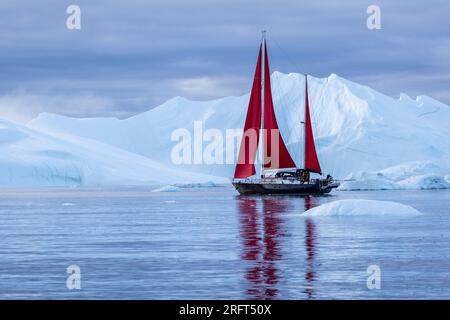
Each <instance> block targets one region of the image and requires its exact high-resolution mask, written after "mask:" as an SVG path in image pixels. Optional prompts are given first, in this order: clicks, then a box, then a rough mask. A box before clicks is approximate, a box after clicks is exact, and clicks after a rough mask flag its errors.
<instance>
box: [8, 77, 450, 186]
mask: <svg viewBox="0 0 450 320" xmlns="http://www.w3.org/2000/svg"><path fill="white" fill-rule="evenodd" d="M271 77H272V88H273V98H274V106H275V113H276V117H277V121H278V124H279V127H280V128H281V134H282V136H283V139H284V141H285V143H286V146H287V148H288V151H289V153H290V154H291V155H292V157H293V159H294V161H296V164H297V166H301V165H302V161H301V159H302V150H303V146H302V141H303V139H302V134H303V132H302V126H301V125H300V124H299V123H300V121H302V119H303V115H304V99H305V97H304V85H305V83H304V75H302V74H297V73H290V74H283V73H280V72H276V71H275V72H274V73H273V74H272V76H271ZM308 84H309V94H310V96H309V98H310V103H311V116H312V122H313V130H314V136H315V138H316V148H317V152H318V154H319V158H320V161H321V167H322V169H323V170H324V172H327V173H328V172H329V173H330V174H331V175H332V176H333V177H334V178H336V179H340V180H342V179H345V180H348V181H344V182H343V183H342V186H341V190H375V189H383V190H391V189H404V188H419V189H423V188H437V187H439V188H441V187H448V183H449V180H450V179H449V178H448V177H449V176H450V160H449V159H450V145H449V144H448V137H449V136H450V122H449V121H448V119H450V107H449V106H447V105H445V104H443V103H441V102H439V101H437V100H434V99H432V98H429V97H424V96H420V97H417V98H416V99H412V98H409V97H406V95H404V94H402V95H401V96H400V98H398V99H397V98H392V97H389V96H386V95H383V94H381V93H379V92H377V91H375V90H372V89H370V88H369V87H366V86H363V85H360V84H357V83H355V82H352V81H349V80H346V79H344V78H342V77H339V76H338V75H336V74H331V75H330V76H329V77H326V78H314V77H309V82H308ZM249 88H250V84H249ZM248 97H249V96H248V94H245V95H242V96H231V97H224V98H220V99H216V100H211V101H191V100H188V99H185V98H182V97H176V98H173V99H171V100H169V101H167V102H165V103H163V104H162V105H159V106H157V107H155V108H153V109H150V110H149V111H146V112H144V113H140V114H137V115H135V116H133V117H130V118H127V119H123V120H120V119H116V118H86V119H80V118H70V117H67V116H62V115H57V114H49V113H43V114H40V115H39V116H38V117H37V118H36V119H34V120H32V121H30V122H29V123H27V124H26V125H16V124H13V123H11V122H8V121H2V120H0V152H1V153H0V186H47V185H48V186H54V185H57V186H59V185H63V186H71V185H73V186H80V185H81V186H103V185H140V184H151V185H168V184H170V185H173V184H206V183H209V181H211V182H213V183H214V184H226V183H229V180H230V179H231V178H232V177H233V172H234V163H228V164H221V163H216V164H206V163H200V164H195V165H193V164H175V163H173V162H172V159H171V152H172V149H173V147H174V146H175V144H176V142H174V141H172V140H171V134H172V133H173V132H174V130H177V129H180V128H184V129H186V130H188V131H189V132H193V129H194V123H196V122H198V121H200V122H201V123H202V125H203V129H204V130H205V131H206V130H208V129H217V130H219V131H220V132H222V133H223V134H224V135H225V131H226V130H227V129H241V128H242V127H243V123H244V120H245V113H246V110H247V104H248ZM296 119H298V121H297V120H296ZM318 119H320V121H318ZM235 142H236V143H235V144H225V143H224V144H223V146H222V151H223V152H222V153H223V155H226V154H228V153H231V154H234V155H235V156H236V157H237V149H238V145H239V142H240V139H239V137H238V138H237V139H236V141H235ZM203 144H204V145H205V146H207V145H208V142H207V141H203ZM224 160H225V159H224ZM224 163H227V162H225V161H224ZM430 175H432V176H433V177H431V176H430ZM444 182H445V183H444ZM446 183H447V184H446Z"/></svg>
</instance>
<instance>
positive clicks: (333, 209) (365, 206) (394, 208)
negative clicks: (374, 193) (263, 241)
mask: <svg viewBox="0 0 450 320" xmlns="http://www.w3.org/2000/svg"><path fill="white" fill-rule="evenodd" d="M421 214H422V213H421V212H419V211H418V210H417V209H415V208H413V207H411V206H408V205H404V204H401V203H398V202H392V201H378V200H364V199H344V200H337V201H333V202H329V203H325V204H323V205H320V206H318V207H315V208H312V209H309V210H307V211H306V212H305V213H303V214H302V216H305V217H344V216H353V217H357V216H364V217H377V216H384V217H386V216H394V217H414V216H419V215H421Z"/></svg>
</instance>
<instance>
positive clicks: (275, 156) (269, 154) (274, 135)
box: [264, 45, 296, 169]
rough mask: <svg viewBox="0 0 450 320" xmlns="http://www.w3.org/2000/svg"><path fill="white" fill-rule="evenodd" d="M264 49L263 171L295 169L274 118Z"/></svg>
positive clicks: (267, 64)
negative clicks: (264, 133)
mask: <svg viewBox="0 0 450 320" xmlns="http://www.w3.org/2000/svg"><path fill="white" fill-rule="evenodd" d="M264 49H265V50H264V51H265V52H264V60H265V64H264V129H266V133H267V134H266V136H265V139H264V147H265V149H264V169H280V168H295V167H296V165H295V162H294V160H292V158H291V155H290V154H289V152H288V150H287V148H286V145H285V144H284V141H283V138H282V137H281V134H280V130H279V128H278V123H277V119H276V118H275V112H274V109H273V100H272V90H271V85H270V69H269V59H268V55H267V45H265V46H264ZM274 130H276V131H274ZM275 139H276V140H275ZM277 148H278V150H276V149H277ZM272 149H274V150H272Z"/></svg>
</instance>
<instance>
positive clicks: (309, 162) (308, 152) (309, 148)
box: [305, 77, 322, 174]
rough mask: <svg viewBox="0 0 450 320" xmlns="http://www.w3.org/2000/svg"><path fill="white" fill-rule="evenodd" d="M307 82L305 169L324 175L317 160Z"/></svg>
mask: <svg viewBox="0 0 450 320" xmlns="http://www.w3.org/2000/svg"><path fill="white" fill-rule="evenodd" d="M305 81H306V85H305V88H306V89H305V169H306V170H309V171H311V172H316V173H320V174H322V169H320V164H319V159H318V158H317V153H316V146H315V145H314V136H313V131H312V126H311V116H310V114H309V98H308V77H306V78H305Z"/></svg>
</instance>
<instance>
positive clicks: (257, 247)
mask: <svg viewBox="0 0 450 320" xmlns="http://www.w3.org/2000/svg"><path fill="white" fill-rule="evenodd" d="M237 200H238V201H237V202H238V209H239V212H240V223H241V228H240V235H241V238H242V243H243V248H242V254H241V258H242V259H243V260H244V261H247V262H249V267H248V268H247V270H246V272H245V275H244V277H245V279H246V280H247V281H248V284H249V286H248V288H247V289H246V295H247V296H249V298H251V299H273V298H276V297H277V295H278V293H279V292H278V291H279V289H278V287H277V284H278V283H279V282H280V276H281V275H280V271H279V269H278V267H277V262H278V261H280V260H281V259H282V258H283V256H282V244H283V241H284V240H285V239H283V237H284V233H283V230H284V229H285V228H284V227H283V223H284V220H283V217H282V216H283V214H284V213H286V212H288V211H289V210H290V207H291V201H295V202H298V201H300V202H301V201H304V209H305V210H308V209H310V208H312V207H314V206H316V205H317V203H316V199H315V198H314V197H309V196H307V197H302V198H289V197H246V196H240V197H238V199H237ZM304 223H305V251H306V264H300V265H306V267H305V268H306V269H305V276H304V279H305V282H306V286H305V287H306V289H305V290H304V291H303V292H304V293H305V295H306V298H308V299H313V298H314V287H313V282H314V281H315V279H316V273H315V268H314V259H315V255H316V251H315V242H316V240H315V239H316V228H315V225H314V222H313V221H312V220H311V219H306V220H305V222H304Z"/></svg>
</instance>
